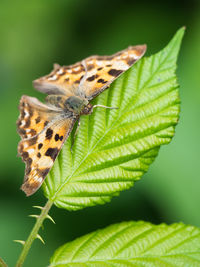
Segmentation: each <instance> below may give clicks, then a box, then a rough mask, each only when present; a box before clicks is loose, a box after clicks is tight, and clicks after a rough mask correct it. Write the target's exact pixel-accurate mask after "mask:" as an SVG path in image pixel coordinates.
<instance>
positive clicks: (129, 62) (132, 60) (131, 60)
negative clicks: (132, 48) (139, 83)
mask: <svg viewBox="0 0 200 267" xmlns="http://www.w3.org/2000/svg"><path fill="white" fill-rule="evenodd" d="M135 61H136V60H135V59H134V58H130V59H129V60H128V61H127V64H128V65H129V66H131V65H133V63H134V62H135Z"/></svg>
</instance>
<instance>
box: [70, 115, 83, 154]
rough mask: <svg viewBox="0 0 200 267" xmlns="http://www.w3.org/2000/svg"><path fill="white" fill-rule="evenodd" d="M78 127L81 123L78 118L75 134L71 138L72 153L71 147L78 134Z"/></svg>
mask: <svg viewBox="0 0 200 267" xmlns="http://www.w3.org/2000/svg"><path fill="white" fill-rule="evenodd" d="M80 125H81V121H80V118H78V123H77V127H76V130H75V133H74V135H73V137H72V144H71V152H72V147H73V145H74V143H75V138H76V135H77V133H78V130H79V127H80Z"/></svg>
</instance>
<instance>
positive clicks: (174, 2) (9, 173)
mask: <svg viewBox="0 0 200 267" xmlns="http://www.w3.org/2000/svg"><path fill="white" fill-rule="evenodd" d="M183 25H185V26H186V27H187V29H186V35H185V37H184V40H183V45H182V48H181V52H180V56H179V60H178V71H177V73H178V78H179V83H180V95H181V101H182V106H181V118H180V122H179V125H178V126H177V128H176V135H175V137H174V139H173V141H172V143H171V144H170V145H168V146H165V147H162V148H161V150H160V153H159V156H158V158H157V159H156V161H155V162H154V163H153V165H152V166H151V167H150V169H149V172H148V173H147V174H146V175H145V176H144V177H143V178H142V179H141V181H139V182H137V183H136V184H135V186H134V188H132V189H130V190H128V191H125V192H123V193H121V195H120V196H119V197H118V198H114V199H113V200H112V201H111V203H108V204H106V205H104V206H96V207H93V208H87V209H84V210H81V211H78V212H67V211H65V210H61V209H58V208H55V207H53V208H52V210H51V212H50V214H51V215H52V216H53V218H54V219H55V221H56V225H53V224H52V223H50V222H45V223H44V230H42V231H41V235H42V237H43V238H44V240H45V242H46V245H45V246H44V245H42V244H41V243H40V241H36V242H35V243H34V244H33V247H32V249H31V251H30V254H29V255H28V258H27V260H26V263H25V265H24V266H29V267H32V266H34V267H35V266H37V267H42V266H47V265H48V262H49V258H50V256H51V255H52V253H53V251H54V250H55V249H56V248H57V247H58V246H60V245H62V244H63V243H65V242H66V241H69V240H73V239H74V238H76V237H78V236H80V235H83V234H86V233H88V232H90V231H93V230H96V229H98V228H100V227H105V226H107V225H109V224H111V223H116V222H121V221H124V220H147V221H150V222H153V223H160V222H166V223H172V222H179V221H183V222H184V223H187V224H193V225H196V226H199V227H200V205H199V204H200V174H199V173H200V170H199V169H200V168H199V166H200V161H199V158H200V157H199V153H200V147H199V143H200V142H199V136H200V123H199V122H200V119H199V117H200V88H199V86H200V73H199V70H200V2H199V1H197V0H196V1H195V0H190V1H189V0H183V1H181V0H180V1H179V0H169V1H147V0H146V1H131V0H129V1H125V0H123V1H117V0H110V1H108V0H101V1H94V0H58V1H52V0H48V1H47V0H43V1H41V0H29V1H26V0H18V1H10V0H7V1H5V0H0V119H1V126H0V129H1V131H0V140H1V141H0V142H1V149H0V168H1V170H0V188H1V194H0V256H1V257H3V259H4V260H5V261H6V262H7V263H8V264H9V266H14V263H15V262H16V259H17V257H18V255H19V253H20V251H21V246H20V245H19V244H16V243H14V242H13V241H12V240H13V239H25V238H26V237H27V235H28V234H29V232H30V230H31V229H32V226H33V223H34V219H31V218H28V215H29V214H33V213H34V212H37V210H34V208H32V206H33V205H44V203H45V201H46V200H45V198H44V196H43V194H42V190H39V191H38V192H37V193H36V194H35V195H33V196H32V197H30V198H26V197H25V195H24V193H23V192H22V191H20V190H19V187H20V185H21V183H22V180H23V175H24V164H23V163H22V161H21V159H20V158H17V157H16V154H17V143H18V141H19V136H18V135H17V133H16V126H15V121H16V119H17V117H18V109H17V107H18V103H19V99H20V97H21V95H22V94H26V95H30V96H37V97H38V98H40V99H43V98H44V97H43V96H42V94H40V93H38V92H36V91H35V90H33V88H32V80H34V79H36V78H38V77H40V76H42V75H45V74H47V73H49V71H50V70H51V69H52V64H53V63H55V62H57V63H59V64H61V65H62V64H65V65H68V64H72V63H74V62H76V61H78V60H80V59H82V58H84V57H87V56H90V55H92V54H100V55H103V54H112V53H114V52H116V51H118V50H121V49H124V48H126V47H127V46H128V45H134V44H140V43H146V44H147V45H148V52H147V55H151V54H152V53H155V52H157V51H159V50H160V49H162V48H163V47H164V46H165V45H166V44H167V43H168V42H169V40H170V39H171V38H172V36H173V35H174V34H175V32H176V30H177V29H178V28H180V27H181V26H183Z"/></svg>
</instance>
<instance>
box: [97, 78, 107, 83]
mask: <svg viewBox="0 0 200 267" xmlns="http://www.w3.org/2000/svg"><path fill="white" fill-rule="evenodd" d="M97 82H98V83H103V84H104V83H107V81H105V80H104V79H98V81H97Z"/></svg>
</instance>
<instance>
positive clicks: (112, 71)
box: [108, 69, 123, 77]
mask: <svg viewBox="0 0 200 267" xmlns="http://www.w3.org/2000/svg"><path fill="white" fill-rule="evenodd" d="M122 72H123V70H116V69H111V70H109V72H108V74H109V75H111V76H114V77H117V76H119V75H120V74H121V73H122Z"/></svg>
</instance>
